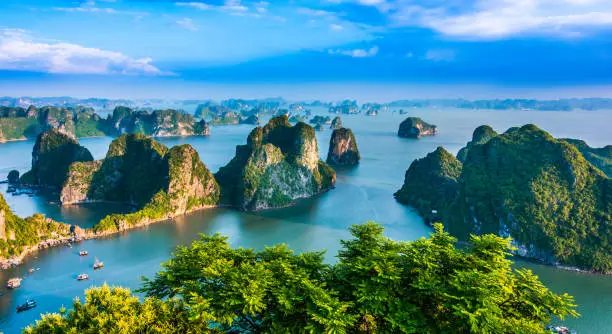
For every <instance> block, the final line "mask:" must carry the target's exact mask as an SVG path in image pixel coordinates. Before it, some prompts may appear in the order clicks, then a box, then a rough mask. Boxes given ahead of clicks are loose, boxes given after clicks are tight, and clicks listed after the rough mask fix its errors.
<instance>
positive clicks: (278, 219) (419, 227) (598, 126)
mask: <svg viewBox="0 0 612 334" xmlns="http://www.w3.org/2000/svg"><path fill="white" fill-rule="evenodd" d="M412 115H415V116H420V117H422V118H423V119H424V120H425V121H427V122H430V123H434V124H437V125H438V127H439V130H440V134H439V135H438V136H436V137H427V138H423V139H420V140H411V139H403V138H398V137H397V136H396V131H397V127H398V125H399V123H400V122H401V121H402V120H403V119H404V118H405V117H406V116H400V115H398V114H390V113H389V114H382V115H379V116H377V117H367V116H362V115H357V116H342V120H343V123H344V124H345V126H346V127H350V128H352V129H353V131H354V132H355V134H356V136H357V142H358V145H359V149H360V152H361V156H362V161H361V164H360V165H359V166H358V167H355V168H348V169H339V170H337V173H338V180H337V185H336V188H335V189H333V190H331V191H330V192H328V193H326V194H323V195H321V196H319V197H317V198H314V199H309V200H304V201H301V202H299V203H298V204H297V205H296V206H294V207H291V208H286V209H280V210H270V211H264V212H257V213H244V212H236V211H233V210H228V209H211V210H205V211H200V212H197V213H193V214H190V215H187V216H184V217H179V218H177V219H174V220H173V221H171V222H164V223H159V224H154V225H151V226H148V227H145V228H142V229H138V230H134V231H130V232H127V233H123V234H120V235H116V236H113V237H110V238H107V239H99V240H90V241H86V242H84V243H82V244H81V245H78V246H75V247H74V248H72V249H70V248H54V249H49V250H45V251H41V252H39V253H37V254H36V255H34V256H32V257H29V258H28V259H26V261H25V263H24V265H23V266H20V267H18V268H14V269H11V270H9V271H7V272H0V281H1V282H4V281H5V280H7V279H8V278H10V277H13V276H18V275H19V276H23V275H25V273H26V272H27V270H28V269H29V268H31V267H39V268H40V270H39V271H36V272H35V273H34V274H32V275H31V276H29V277H27V278H26V279H25V280H24V281H23V283H22V287H21V288H19V289H17V290H15V291H8V292H7V293H6V294H5V295H4V296H1V297H0V329H1V330H2V331H4V332H5V333H14V332H18V331H19V329H20V328H22V327H23V326H26V325H27V324H29V323H31V322H33V321H34V320H35V319H37V318H38V317H39V314H40V313H41V312H50V311H56V310H58V309H59V307H60V306H62V305H65V306H70V305H71V302H72V299H73V298H74V297H77V296H81V297H82V296H83V289H85V288H87V287H90V286H92V285H100V284H103V283H105V282H106V283H108V284H111V285H122V286H127V287H130V288H136V287H138V286H139V283H140V277H141V276H143V275H144V276H152V275H153V274H154V273H155V272H156V271H158V270H159V264H160V263H161V262H163V261H165V260H167V259H168V258H169V256H170V253H171V252H172V250H173V249H174V248H175V247H176V246H177V245H185V244H189V243H190V242H191V241H193V240H195V239H197V238H198V234H199V233H214V232H220V233H222V234H225V235H228V236H230V242H231V243H232V245H234V246H244V247H254V248H261V247H263V246H265V245H272V244H275V243H281V242H284V243H287V244H288V245H289V246H290V247H291V248H293V249H295V250H297V251H308V250H321V249H326V250H327V257H326V259H327V261H330V262H331V261H334V257H335V255H336V253H337V251H338V246H339V240H341V239H343V238H347V237H348V232H347V227H348V226H350V225H351V224H357V223H361V222H364V221H367V220H375V221H378V222H380V223H382V224H384V225H385V227H386V235H387V236H389V237H391V238H393V239H396V240H414V239H417V238H419V237H422V236H426V235H427V234H428V233H429V232H430V229H429V228H428V227H427V226H425V225H424V223H423V221H422V219H421V218H420V217H419V216H418V215H417V214H416V213H415V212H414V211H413V210H412V209H410V208H409V207H405V206H402V205H399V204H398V203H396V202H395V200H394V199H393V196H392V194H393V192H395V191H396V190H397V189H398V188H399V187H400V186H401V184H402V182H403V177H404V173H405V171H406V169H407V168H408V166H409V165H410V163H411V162H412V161H413V160H414V159H416V158H420V157H423V156H424V155H426V154H427V153H429V152H431V151H433V150H434V149H435V148H436V147H437V146H444V147H445V148H447V149H448V150H449V151H451V152H453V153H456V152H457V151H458V150H459V149H460V148H461V147H463V146H464V145H465V143H466V142H467V141H468V140H470V137H471V133H472V131H473V130H474V128H475V127H477V126H478V125H481V124H489V125H491V126H493V127H494V128H495V129H496V130H498V131H504V130H505V129H507V128H508V127H511V126H520V125H523V124H525V123H534V124H537V125H538V126H540V127H542V128H544V129H545V130H547V131H549V132H551V133H552V134H553V135H554V136H555V137H574V138H581V139H584V140H586V141H587V142H588V143H589V144H590V145H592V146H603V145H606V144H610V143H612V132H610V131H609V124H610V122H611V120H612V112H610V111H601V112H528V111H466V110H418V111H414V112H413V113H412ZM251 128H252V127H251V126H247V125H238V126H227V127H214V128H212V136H210V137H208V138H203V137H190V138H165V139H162V140H161V141H162V142H163V143H164V144H166V145H168V146H173V145H180V144H184V143H189V144H191V145H193V146H194V147H195V148H196V149H197V150H198V152H199V153H200V157H201V159H202V161H203V162H204V163H205V164H206V165H207V166H208V167H209V168H210V169H211V170H212V171H217V170H218V169H219V167H221V166H223V165H224V164H226V163H227V162H228V161H229V160H230V159H231V157H232V156H233V155H234V148H235V146H236V145H238V144H243V143H244V142H245V140H246V136H247V134H248V133H249V131H250V130H251ZM330 135H331V131H330V130H328V129H326V130H325V131H323V132H319V133H317V137H318V140H319V151H320V153H321V157H322V158H325V157H326V155H327V148H328V145H329V137H330ZM110 141H111V138H90V139H82V140H81V141H80V142H81V144H83V145H85V146H87V147H88V148H89V149H90V150H91V151H92V153H93V155H94V156H95V157H96V158H100V157H103V156H104V154H105V152H106V148H107V147H108V144H109V143H110ZM32 146H33V142H32V141H24V142H11V143H6V144H0V179H4V177H5V175H6V173H8V172H9V171H10V170H11V169H19V170H20V171H22V172H23V171H26V170H27V169H28V167H29V165H30V160H31V149H32ZM0 191H1V192H2V193H3V195H5V198H6V199H7V201H8V203H9V205H11V207H12V208H13V210H14V211H15V212H16V213H17V214H19V215H22V216H26V215H29V214H32V213H34V212H42V213H45V214H47V215H49V216H50V217H52V218H54V219H57V220H60V221H65V222H70V223H73V224H79V225H81V226H91V225H93V224H94V223H95V222H96V221H97V220H98V219H99V218H100V217H102V216H104V215H105V214H107V213H108V212H111V211H115V210H121V209H124V208H121V207H109V206H108V205H106V204H104V205H88V206H85V207H80V206H77V207H68V208H60V207H58V206H57V205H56V204H54V203H53V202H54V200H53V197H52V196H50V197H33V198H31V197H27V196H11V195H6V185H0ZM81 247H82V248H86V249H87V250H88V251H89V254H90V255H89V256H88V257H79V256H78V251H79V249H81ZM95 258H99V259H100V260H102V261H104V263H105V268H104V269H103V270H101V271H96V272H93V271H92V270H91V265H92V264H93V262H94V260H95ZM517 265H518V266H525V267H528V268H530V269H532V270H533V271H534V272H536V273H537V274H538V275H540V277H541V278H542V280H543V281H544V282H545V283H546V284H547V285H549V286H550V287H551V288H552V289H553V290H554V291H556V292H568V293H570V294H572V295H574V296H575V297H576V301H577V302H578V304H579V305H580V307H579V312H580V313H582V314H583V316H582V317H581V318H578V319H570V320H567V321H564V322H563V323H564V324H566V325H568V326H571V327H573V328H576V329H577V330H578V331H579V332H581V333H605V332H612V277H611V276H597V275H585V274H580V273H575V272H569V271H563V270H558V269H555V268H552V267H547V266H543V265H538V264H533V263H528V262H524V261H519V262H518V263H517ZM81 272H85V273H88V274H89V276H90V280H89V281H85V282H77V281H76V276H77V275H78V274H80V273H81ZM26 298H35V299H36V300H37V302H38V307H37V308H36V309H34V310H31V311H28V312H24V313H19V314H17V313H15V307H16V305H18V304H20V303H23V301H24V300H25V299H26Z"/></svg>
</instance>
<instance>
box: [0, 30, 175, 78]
mask: <svg viewBox="0 0 612 334" xmlns="http://www.w3.org/2000/svg"><path fill="white" fill-rule="evenodd" d="M151 63H152V59H151V58H139V59H135V58H131V57H129V56H126V55H124V54H122V53H119V52H113V51H107V50H101V49H96V48H88V47H84V46H81V45H77V44H70V43H64V42H50V41H40V40H36V39H35V38H33V37H32V36H30V35H29V34H28V32H27V31H24V30H20V29H2V30H0V69H5V70H24V71H34V72H48V73H70V74H131V75H139V74H146V75H164V74H168V73H164V72H162V71H161V70H159V69H158V68H157V67H155V66H153V65H152V64H151Z"/></svg>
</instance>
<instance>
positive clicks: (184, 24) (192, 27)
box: [176, 17, 198, 31]
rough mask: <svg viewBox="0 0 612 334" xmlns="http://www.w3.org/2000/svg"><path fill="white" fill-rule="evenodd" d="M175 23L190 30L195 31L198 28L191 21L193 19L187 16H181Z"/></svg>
mask: <svg viewBox="0 0 612 334" xmlns="http://www.w3.org/2000/svg"><path fill="white" fill-rule="evenodd" d="M176 24H178V25H179V26H181V27H183V28H185V29H187V30H191V31H197V30H198V27H197V26H196V25H195V23H193V20H192V19H190V18H188V17H185V18H182V19H180V20H177V21H176Z"/></svg>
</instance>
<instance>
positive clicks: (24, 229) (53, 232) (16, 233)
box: [0, 194, 72, 259]
mask: <svg viewBox="0 0 612 334" xmlns="http://www.w3.org/2000/svg"><path fill="white" fill-rule="evenodd" d="M71 235H72V232H71V228H70V225H68V224H63V223H58V222H55V221H53V220H51V219H48V218H45V217H44V216H43V215H41V214H35V215H33V216H31V217H27V218H21V217H19V216H17V215H15V214H14V213H13V212H12V211H11V209H10V207H9V206H8V204H7V203H6V200H5V199H4V197H3V196H2V194H0V259H7V258H9V257H11V256H15V255H19V254H21V252H23V251H24V250H25V248H26V247H31V246H36V245H37V244H38V243H39V242H41V241H44V240H47V239H55V238H58V237H69V236H71Z"/></svg>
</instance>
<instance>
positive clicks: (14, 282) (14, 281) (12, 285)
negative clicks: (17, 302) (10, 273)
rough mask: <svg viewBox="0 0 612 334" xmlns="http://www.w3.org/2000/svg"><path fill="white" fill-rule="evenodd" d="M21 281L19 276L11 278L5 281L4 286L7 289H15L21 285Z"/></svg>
mask: <svg viewBox="0 0 612 334" xmlns="http://www.w3.org/2000/svg"><path fill="white" fill-rule="evenodd" d="M21 281H22V279H21V278H19V277H14V278H11V279H10V280H8V282H6V287H7V288H9V289H17V288H18V287H20V286H21Z"/></svg>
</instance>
